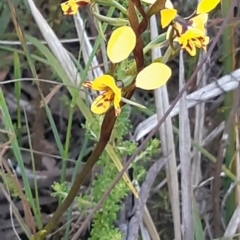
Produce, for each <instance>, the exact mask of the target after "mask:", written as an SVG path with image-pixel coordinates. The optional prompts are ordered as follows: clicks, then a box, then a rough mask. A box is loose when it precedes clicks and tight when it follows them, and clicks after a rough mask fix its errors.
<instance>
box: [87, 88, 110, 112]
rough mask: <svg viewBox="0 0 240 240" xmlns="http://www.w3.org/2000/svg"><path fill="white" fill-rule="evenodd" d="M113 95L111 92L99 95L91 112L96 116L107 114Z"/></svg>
mask: <svg viewBox="0 0 240 240" xmlns="http://www.w3.org/2000/svg"><path fill="white" fill-rule="evenodd" d="M112 100H113V93H112V91H111V90H109V91H107V92H105V93H104V94H101V95H99V96H98V97H97V98H96V99H95V100H94V101H93V103H92V106H91V111H92V112H93V113H95V114H103V113H105V112H106V111H107V110H108V109H109V108H110V106H111V102H112Z"/></svg>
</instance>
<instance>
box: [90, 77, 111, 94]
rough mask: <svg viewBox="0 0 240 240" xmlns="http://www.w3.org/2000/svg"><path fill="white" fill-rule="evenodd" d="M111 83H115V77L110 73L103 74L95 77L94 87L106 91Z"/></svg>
mask: <svg viewBox="0 0 240 240" xmlns="http://www.w3.org/2000/svg"><path fill="white" fill-rule="evenodd" d="M109 85H110V86H111V85H115V81H114V78H113V77H112V76H110V75H102V76H100V77H97V78H95V79H94V81H93V82H92V89H94V90H96V91H106V90H108V89H109V88H108V86H109Z"/></svg>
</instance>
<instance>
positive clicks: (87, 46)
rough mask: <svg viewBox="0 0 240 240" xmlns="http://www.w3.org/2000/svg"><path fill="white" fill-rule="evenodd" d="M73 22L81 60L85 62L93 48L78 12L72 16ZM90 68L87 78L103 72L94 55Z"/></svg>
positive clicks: (92, 77)
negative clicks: (81, 56)
mask: <svg viewBox="0 0 240 240" xmlns="http://www.w3.org/2000/svg"><path fill="white" fill-rule="evenodd" d="M74 22H75V27H76V31H77V34H78V38H79V41H80V42H81V51H82V55H83V60H84V63H85V64H87V62H88V61H89V57H90V54H91V52H92V51H93V48H92V45H91V43H90V41H89V37H88V36H87V33H86V31H85V29H84V24H83V20H82V18H81V16H80V14H79V13H77V15H75V16H74ZM91 68H92V70H91V71H88V79H94V78H96V77H98V76H100V75H102V74H103V72H102V70H101V68H100V67H99V63H98V61H97V58H96V56H94V58H93V60H92V62H91Z"/></svg>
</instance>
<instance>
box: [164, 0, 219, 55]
mask: <svg viewBox="0 0 240 240" xmlns="http://www.w3.org/2000/svg"><path fill="white" fill-rule="evenodd" d="M167 1H170V0H167ZM219 2H220V0H202V1H200V2H199V4H198V6H197V10H196V11H195V13H194V14H193V17H190V18H181V17H179V16H177V13H176V16H174V17H173V18H171V16H170V15H171V14H172V9H171V6H170V5H169V4H168V6H170V9H164V10H162V11H161V18H162V19H161V23H162V27H166V26H168V25H170V26H169V28H168V31H167V39H170V36H172V40H173V41H177V42H178V43H179V44H180V46H181V48H182V49H185V50H186V51H187V52H188V53H189V54H190V55H191V56H195V55H196V48H199V49H203V50H205V51H206V46H207V44H208V43H209V37H207V36H206V29H205V24H206V22H207V20H208V12H210V11H211V10H212V9H214V8H215V7H216V6H217V4H218V3H219ZM169 10H171V11H169ZM168 11H169V12H168ZM196 14H197V15H196Z"/></svg>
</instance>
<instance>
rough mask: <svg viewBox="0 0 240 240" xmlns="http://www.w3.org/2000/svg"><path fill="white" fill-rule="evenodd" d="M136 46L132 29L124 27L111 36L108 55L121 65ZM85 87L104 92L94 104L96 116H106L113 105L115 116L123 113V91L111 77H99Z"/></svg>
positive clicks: (93, 110)
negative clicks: (121, 105) (121, 106)
mask: <svg viewBox="0 0 240 240" xmlns="http://www.w3.org/2000/svg"><path fill="white" fill-rule="evenodd" d="M135 45H136V36H135V34H134V31H133V30H132V28H131V27H128V26H122V27H119V28H117V29H116V30H114V31H113V33H112V34H111V37H110V39H109V41H108V45H107V55H108V58H109V59H110V61H111V62H112V63H119V62H121V61H123V60H125V59H127V58H128V56H129V55H130V54H131V52H132V51H133V49H134V47H135ZM83 86H84V87H86V88H89V89H93V90H96V91H103V93H102V94H100V95H99V96H98V97H97V98H96V99H95V100H94V102H93V103H92V106H91V111H92V112H93V113H95V114H104V113H105V112H106V111H107V110H108V109H109V108H110V106H111V104H112V103H113V106H114V108H115V115H116V116H118V115H119V114H120V112H121V108H120V102H121V97H122V92H121V89H120V88H119V87H118V86H117V85H116V83H115V80H114V78H113V77H112V76H110V75H107V74H105V75H102V76H100V77H97V78H96V79H95V80H94V81H93V82H89V81H87V82H85V83H83Z"/></svg>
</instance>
